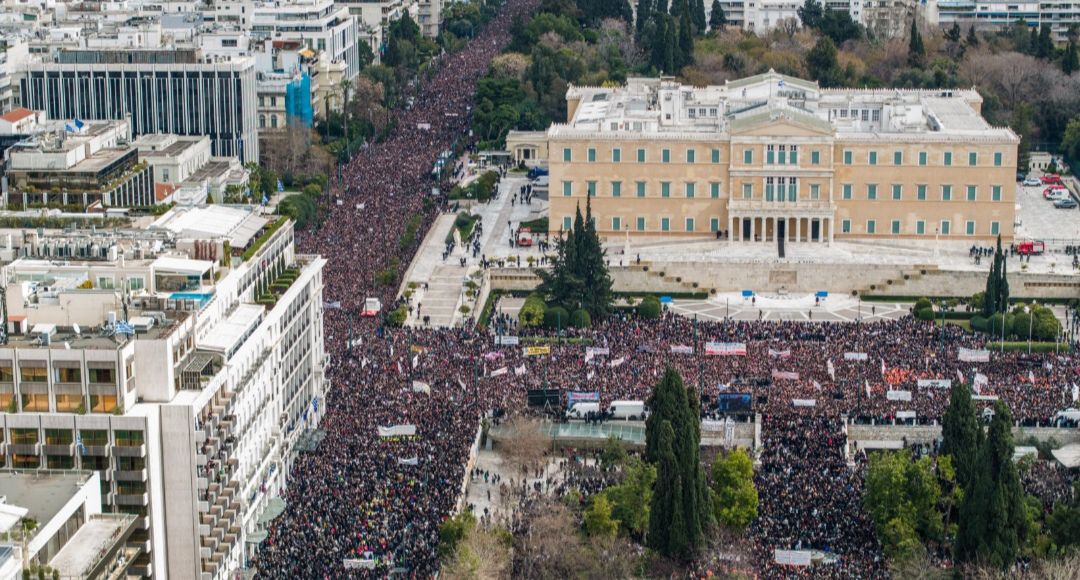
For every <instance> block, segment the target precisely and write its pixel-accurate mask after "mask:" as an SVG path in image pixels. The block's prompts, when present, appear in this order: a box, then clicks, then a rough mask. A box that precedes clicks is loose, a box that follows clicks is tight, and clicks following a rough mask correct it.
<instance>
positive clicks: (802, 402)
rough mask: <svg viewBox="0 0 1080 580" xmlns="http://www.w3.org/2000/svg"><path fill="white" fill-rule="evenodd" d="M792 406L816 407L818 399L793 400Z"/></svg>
mask: <svg viewBox="0 0 1080 580" xmlns="http://www.w3.org/2000/svg"><path fill="white" fill-rule="evenodd" d="M791 404H792V405H794V406H796V407H816V406H817V399H792V400H791Z"/></svg>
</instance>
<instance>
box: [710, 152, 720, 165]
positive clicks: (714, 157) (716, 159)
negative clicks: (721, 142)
mask: <svg viewBox="0 0 1080 580" xmlns="http://www.w3.org/2000/svg"><path fill="white" fill-rule="evenodd" d="M712 162H713V163H720V150H719V149H713V150H712Z"/></svg>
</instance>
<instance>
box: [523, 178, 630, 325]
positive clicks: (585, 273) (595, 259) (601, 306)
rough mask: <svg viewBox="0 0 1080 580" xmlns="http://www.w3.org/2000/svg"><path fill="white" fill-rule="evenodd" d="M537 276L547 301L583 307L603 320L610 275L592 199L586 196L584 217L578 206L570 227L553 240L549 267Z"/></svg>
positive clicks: (608, 302) (608, 310)
mask: <svg viewBox="0 0 1080 580" xmlns="http://www.w3.org/2000/svg"><path fill="white" fill-rule="evenodd" d="M537 275H539V276H540V279H541V283H540V286H539V287H538V289H537V290H538V292H539V293H540V294H542V295H543V296H545V297H547V298H548V299H549V302H551V303H554V304H558V305H565V306H567V307H569V308H570V309H573V310H578V309H582V308H583V309H585V310H587V311H588V312H589V314H590V315H591V318H597V319H603V318H606V317H607V316H608V315H609V314H611V303H612V301H613V295H612V289H611V288H612V281H611V275H610V274H609V273H608V270H607V264H606V263H605V261H604V249H603V248H602V247H601V244H600V237H599V235H598V234H597V233H596V220H594V219H593V217H592V201H591V199H586V203H585V216H582V215H581V207H580V206H579V207H578V209H577V213H576V215H575V216H574V224H573V227H572V229H571V230H570V231H569V232H567V233H566V235H565V237H560V238H558V239H557V240H556V242H555V259H554V260H553V262H552V267H551V269H550V270H538V271H537ZM567 322H569V320H567Z"/></svg>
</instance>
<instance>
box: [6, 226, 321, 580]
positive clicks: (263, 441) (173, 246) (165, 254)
mask: <svg viewBox="0 0 1080 580" xmlns="http://www.w3.org/2000/svg"><path fill="white" fill-rule="evenodd" d="M273 217H276V216H262V215H260V214H259V213H257V210H256V208H249V207H240V206H221V205H211V206H203V207H191V208H178V209H173V210H171V211H170V212H168V213H166V214H165V215H163V216H162V217H161V218H159V219H158V220H156V221H155V222H154V223H153V224H151V225H150V226H148V227H147V228H145V229H142V230H117V231H110V232H108V233H105V232H95V231H67V232H49V233H45V234H44V235H39V233H38V232H36V231H31V232H12V233H11V234H10V235H8V236H7V237H5V238H0V244H2V245H6V246H7V247H9V248H11V249H10V252H12V253H14V254H16V255H18V256H20V257H19V258H18V259H16V260H15V261H14V262H12V263H11V264H9V265H7V266H6V267H4V269H3V276H4V278H5V280H6V281H7V283H6V301H5V304H6V310H7V311H6V315H7V320H8V321H9V323H8V325H7V328H6V330H7V331H8V333H9V334H8V337H7V340H6V344H2V345H0V409H2V410H3V411H4V413H2V414H0V434H3V437H2V439H0V441H3V442H4V443H3V445H2V446H0V465H3V466H7V467H10V468H16V469H33V468H40V467H52V466H61V467H62V468H75V469H83V470H91V471H96V472H97V473H98V474H99V475H100V477H101V481H102V483H101V492H102V497H103V504H104V505H105V506H107V507H106V508H105V511H109V512H122V513H130V514H133V515H135V516H136V517H137V518H138V519H137V522H136V528H137V529H136V530H135V532H134V533H133V535H132V539H131V541H132V542H133V543H134V544H135V545H136V546H137V547H139V548H140V549H141V550H142V552H143V554H142V555H140V557H139V559H138V560H136V561H135V562H134V564H133V568H132V570H134V571H136V572H137V573H140V574H142V575H144V576H150V575H153V576H154V577H160V578H183V579H199V580H204V579H205V580H211V579H219V578H221V579H224V578H231V577H233V573H234V572H235V571H237V570H238V569H240V568H242V567H243V566H244V565H245V562H246V561H247V558H248V557H249V556H250V551H249V550H252V549H253V547H254V545H256V544H257V540H258V539H259V538H260V537H262V538H265V534H264V532H263V530H262V525H261V524H260V523H259V518H260V515H262V514H263V512H264V510H265V509H266V507H267V506H268V505H271V504H277V505H280V500H279V499H276V497H277V496H278V495H280V494H281V492H282V490H283V489H284V488H285V486H286V484H287V483H288V481H287V476H288V473H289V470H290V466H291V463H292V461H293V459H294V457H295V453H296V447H297V443H298V441H299V440H300V439H301V436H302V434H303V433H306V432H308V431H309V430H310V429H314V428H315V427H316V426H317V425H318V422H319V419H320V417H321V416H322V414H323V412H324V410H325V407H324V405H323V400H322V399H323V393H324V390H325V385H324V382H325V378H324V367H325V364H326V355H325V351H324V345H323V329H322V308H323V302H322V274H321V271H322V268H323V266H324V264H325V261H324V260H323V259H322V258H320V257H318V256H307V255H298V254H296V253H295V250H294V246H293V230H292V223H291V222H290V221H288V220H287V219H284V218H278V219H276V220H271V219H270V218H273ZM13 441H18V444H17V445H16V444H15V443H12V442H13ZM271 500H273V501H271ZM249 538H252V542H248V539H249Z"/></svg>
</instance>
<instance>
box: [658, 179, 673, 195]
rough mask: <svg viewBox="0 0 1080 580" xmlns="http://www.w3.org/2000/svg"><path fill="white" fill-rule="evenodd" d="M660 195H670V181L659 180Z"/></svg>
mask: <svg viewBox="0 0 1080 580" xmlns="http://www.w3.org/2000/svg"><path fill="white" fill-rule="evenodd" d="M660 197H671V183H668V182H667V181H661V182H660Z"/></svg>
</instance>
